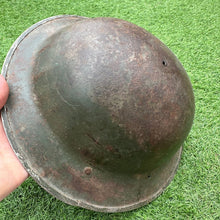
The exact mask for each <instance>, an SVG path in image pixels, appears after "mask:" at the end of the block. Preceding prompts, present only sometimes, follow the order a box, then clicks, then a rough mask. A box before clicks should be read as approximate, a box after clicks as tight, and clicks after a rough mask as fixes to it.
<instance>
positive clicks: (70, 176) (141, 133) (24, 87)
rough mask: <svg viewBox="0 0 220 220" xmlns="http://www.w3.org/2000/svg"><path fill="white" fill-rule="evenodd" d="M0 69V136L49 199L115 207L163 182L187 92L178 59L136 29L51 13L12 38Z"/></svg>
mask: <svg viewBox="0 0 220 220" xmlns="http://www.w3.org/2000/svg"><path fill="white" fill-rule="evenodd" d="M3 74H4V76H5V77H6V79H7V82H8V84H9V87H10V97H9V100H8V102H7V104H6V106H5V111H4V113H3V123H4V128H5V131H6V133H7V136H8V138H9V140H10V142H11V145H12V147H13V149H14V151H15V153H16V155H17V156H18V158H19V159H20V160H21V162H22V164H23V165H24V167H25V168H26V169H27V171H28V172H29V173H30V175H31V176H32V177H33V178H34V180H35V181H36V182H37V183H38V184H39V185H41V186H42V187H43V188H44V189H46V190H47V191H48V192H49V193H51V194H52V195H54V196H55V197H57V198H58V199H60V200H62V201H64V202H66V203H68V204H71V205H76V206H81V207H84V208H88V209H92V210H96V211H102V212H121V211H127V210H132V209H135V208H138V207H140V206H142V205H145V204H147V203H149V202H150V201H152V200H153V199H155V198H156V197H157V196H158V195H159V194H161V193H162V191H163V190H164V189H165V187H166V186H167V185H168V184H169V183H170V181H171V180H172V178H173V176H174V174H175V171H176V169H177V166H178V164H179V161H180V157H181V151H182V147H181V145H182V143H183V141H184V139H185V138H186V137H187V135H188V133H189V131H190V129H191V126H192V121H193V116H194V96H193V91H192V86H191V83H190V80H189V78H188V76H187V74H186V72H185V70H184V68H183V67H182V65H181V64H180V62H179V61H178V59H177V58H176V57H175V55H174V54H173V53H172V52H171V51H170V50H169V49H168V48H167V47H166V46H165V45H164V44H163V43H162V42H161V41H160V40H158V39H157V38H156V37H154V36H153V35H152V34H150V33H149V32H147V31H146V30H144V29H142V28H140V27H138V26H136V25H135V24H132V23H129V22H127V21H124V20H120V19H115V18H85V17H78V16H55V17H51V18H48V19H45V20H43V21H40V22H38V23H37V24H35V25H33V26H32V27H30V28H29V29H28V30H26V31H25V32H24V33H23V34H22V35H21V36H20V37H19V38H18V39H17V40H16V42H15V43H14V45H13V46H12V48H11V49H10V51H9V53H8V55H7V57H6V60H5V63H4V65H3Z"/></svg>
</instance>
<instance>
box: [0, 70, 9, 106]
mask: <svg viewBox="0 0 220 220" xmlns="http://www.w3.org/2000/svg"><path fill="white" fill-rule="evenodd" d="M8 95H9V87H8V84H7V82H6V80H5V78H4V77H3V76H2V75H1V74H0V109H1V108H2V107H3V106H4V104H5V103H6V101H7V99H8Z"/></svg>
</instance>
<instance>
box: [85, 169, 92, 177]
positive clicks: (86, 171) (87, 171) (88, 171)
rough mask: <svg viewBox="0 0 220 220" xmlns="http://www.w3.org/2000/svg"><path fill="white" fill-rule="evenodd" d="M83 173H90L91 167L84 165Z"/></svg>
mask: <svg viewBox="0 0 220 220" xmlns="http://www.w3.org/2000/svg"><path fill="white" fill-rule="evenodd" d="M84 173H85V174H86V175H90V174H91V173H92V168H91V167H85V168H84Z"/></svg>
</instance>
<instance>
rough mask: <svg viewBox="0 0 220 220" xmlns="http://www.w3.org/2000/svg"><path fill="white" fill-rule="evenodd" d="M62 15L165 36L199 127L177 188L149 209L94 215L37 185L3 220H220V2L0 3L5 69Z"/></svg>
mask: <svg viewBox="0 0 220 220" xmlns="http://www.w3.org/2000/svg"><path fill="white" fill-rule="evenodd" d="M61 14H74V15H81V16H86V17H101V16H103V17H117V18H121V19H124V20H127V21H130V22H133V23H135V24H137V25H139V26H141V27H143V28H145V29H147V30H148V31H150V32H151V33H152V34H154V35H155V36H157V37H158V38H159V39H160V40H161V41H163V42H164V43H165V44H166V45H167V46H168V47H169V48H170V49H171V50H172V51H173V52H174V53H175V54H176V56H177V57H178V58H179V60H180V61H181V63H182V64H183V66H184V67H185V69H186V71H187V73H188V75H189V77H190V79H191V82H192V85H193V89H194V94H195V101H196V113H195V119H194V124H193V127H192V130H191V132H190V134H189V136H188V138H187V140H186V141H185V143H184V151H183V155H182V160H181V163H180V166H179V169H178V171H177V174H176V175H175V178H174V180H173V181H172V182H171V184H170V185H169V187H168V188H167V189H166V190H165V192H164V193H163V194H162V195H161V196H160V197H158V198H157V199H156V200H154V201H153V202H152V203H150V204H149V205H146V206H144V207H142V208H139V209H137V210H134V211H130V212H125V213H116V214H105V213H98V212H93V211H89V210H86V209H83V208H78V207H73V206H69V205H66V204H64V203H63V202H61V201H58V200H57V199H55V198H54V197H52V196H51V195H49V194H48V193H47V192H45V191H44V190H43V189H42V188H41V187H40V186H38V185H37V184H36V183H35V182H34V181H33V180H32V179H31V178H29V179H28V180H27V181H26V182H24V183H23V184H22V185H21V186H20V187H19V188H18V189H17V190H15V191H14V192H13V193H12V194H11V195H9V196H8V197H7V198H6V199H4V200H3V201H2V202H1V203H0V220H4V219H13V220H14V219H19V220H20V219H36V220H39V219H123V220H124V219H159V220H162V219H209V220H211V219H220V178H219V176H220V171H219V164H220V163H219V162H220V155H219V146H220V1H219V0H194V1H193V0H179V1H178V0H148V1H147V0H124V1H123V0H103V1H101V0H88V1H85V0H75V1H73V0H68V1H64V0H62V1H61V0H47V1H46V0H0V68H1V67H2V65H3V61H4V59H5V56H6V54H7V52H8V50H9V49H10V47H11V45H12V43H13V42H14V41H15V40H16V38H17V37H18V36H19V35H20V34H21V33H22V32H23V31H24V30H25V29H27V28H28V27H30V26H31V25H32V24H34V23H36V22H38V21H40V20H42V19H44V18H47V17H50V16H54V15H61ZM0 181H1V180H0Z"/></svg>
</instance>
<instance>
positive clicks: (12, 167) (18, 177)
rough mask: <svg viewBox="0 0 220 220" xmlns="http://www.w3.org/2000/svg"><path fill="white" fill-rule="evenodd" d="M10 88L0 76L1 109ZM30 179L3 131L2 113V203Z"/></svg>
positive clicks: (0, 197) (0, 193) (0, 140)
mask: <svg viewBox="0 0 220 220" xmlns="http://www.w3.org/2000/svg"><path fill="white" fill-rule="evenodd" d="M8 94H9V87H8V84H7V82H6V81H5V79H4V77H3V76H2V75H0V109H1V108H2V107H3V106H4V104H5V103H6V101H7V98H8ZM27 177H28V173H27V171H26V170H25V169H24V168H23V166H22V165H21V163H20V162H19V160H18V158H17V157H16V155H15V153H14V152H13V150H12V148H11V146H10V144H9V141H8V139H7V136H6V134H5V131H4V129H3V125H2V120H1V113H0V201H1V200H2V199H4V198H5V197H6V196H7V195H8V194H9V193H11V192H12V191H13V190H15V189H16V188H17V187H18V186H19V185H20V184H21V183H23V182H24V181H25V179H26V178H27Z"/></svg>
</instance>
